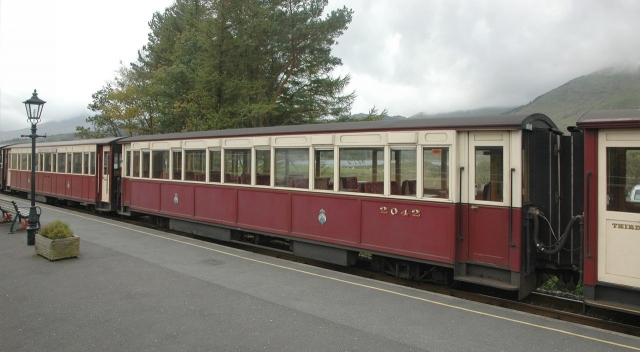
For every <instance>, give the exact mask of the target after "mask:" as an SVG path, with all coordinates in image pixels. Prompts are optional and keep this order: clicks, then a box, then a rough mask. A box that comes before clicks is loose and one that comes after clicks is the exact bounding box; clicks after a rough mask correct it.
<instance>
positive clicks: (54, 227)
mask: <svg viewBox="0 0 640 352" xmlns="http://www.w3.org/2000/svg"><path fill="white" fill-rule="evenodd" d="M36 253H37V254H39V255H41V256H43V257H45V258H47V259H49V260H58V259H64V258H72V257H77V256H78V254H79V253H80V237H76V236H74V235H73V231H71V228H70V227H69V224H67V223H66V222H62V221H60V220H56V221H54V222H51V223H48V224H47V225H45V226H43V227H42V228H41V229H40V233H39V234H38V236H36Z"/></svg>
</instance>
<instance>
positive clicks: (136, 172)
mask: <svg viewBox="0 0 640 352" xmlns="http://www.w3.org/2000/svg"><path fill="white" fill-rule="evenodd" d="M131 176H132V177H140V151H138V150H136V151H134V152H133V167H132V173H131Z"/></svg>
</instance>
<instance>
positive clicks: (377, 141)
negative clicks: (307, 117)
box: [118, 114, 559, 297]
mask: <svg viewBox="0 0 640 352" xmlns="http://www.w3.org/2000/svg"><path fill="white" fill-rule="evenodd" d="M557 135H558V131H557V130H556V128H555V125H554V124H553V122H552V121H551V120H550V119H549V118H548V117H546V116H544V115H541V114H534V115H527V116H525V115H522V116H489V117H471V118H430V119H406V120H399V121H377V122H354V123H326V124H315V125H299V126H283V127H270V128H251V129H236V130H222V131H206V132H190V133H175V134H164V135H151V136H137V137H128V138H124V139H122V140H120V141H119V142H118V143H121V144H122V147H123V153H124V155H125V158H124V161H125V162H124V165H125V166H124V168H123V171H124V173H123V183H122V187H123V188H122V208H121V210H120V211H121V213H124V214H131V213H147V214H153V215H155V216H157V217H159V218H160V219H168V220H169V225H170V226H171V227H172V228H174V229H178V230H183V231H187V232H191V233H194V234H198V235H202V236H209V237H213V238H217V239H221V240H235V239H238V238H239V236H241V235H242V233H243V232H251V233H254V234H258V235H257V236H261V235H268V236H275V237H279V238H282V239H287V240H289V241H290V245H291V246H292V248H293V252H294V253H295V254H297V255H300V256H306V257H311V258H317V259H321V260H325V261H329V262H334V263H340V264H343V265H351V264H353V263H354V261H355V259H356V257H357V255H358V253H359V252H369V253H371V254H372V256H373V263H374V265H375V266H377V267H379V268H381V269H384V270H386V271H388V272H391V273H393V274H395V275H398V276H400V277H408V278H417V279H423V280H433V281H439V282H450V280H451V279H453V278H455V279H456V280H460V281H469V282H475V283H480V284H482V285H488V286H494V287H499V288H502V289H506V290H512V291H518V292H519V296H520V297H524V296H525V295H526V294H528V293H529V292H530V291H531V290H532V289H533V288H534V286H535V283H536V282H535V281H536V278H535V268H534V265H535V263H534V259H535V253H534V254H531V253H532V252H535V250H532V248H531V246H532V243H533V242H532V240H531V238H530V236H529V235H528V233H526V231H525V225H524V223H525V222H527V223H529V222H528V221H526V220H525V217H526V216H527V215H526V214H525V212H524V211H523V208H525V207H526V208H529V207H536V208H538V209H541V210H543V211H545V212H547V214H549V213H552V212H553V209H550V208H551V207H553V204H552V203H553V201H552V200H551V198H552V197H553V196H552V195H553V194H555V193H554V191H553V187H555V186H554V185H555V184H556V182H555V181H554V180H555V177H556V176H555V174H556V173H557V170H555V169H554V168H556V167H557V165H558V162H557V160H556V158H557V156H556V155H557V153H554V150H557V146H556V144H557V143H558V140H559V138H558V137H557ZM527 253H529V254H527Z"/></svg>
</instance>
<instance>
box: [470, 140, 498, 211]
mask: <svg viewBox="0 0 640 352" xmlns="http://www.w3.org/2000/svg"><path fill="white" fill-rule="evenodd" d="M502 156H503V150H502V147H484V146H482V147H480V146H479V147H476V174H475V185H476V200H484V201H490V202H502V195H503V176H502V172H503V165H502V163H503V162H502V159H503V158H502Z"/></svg>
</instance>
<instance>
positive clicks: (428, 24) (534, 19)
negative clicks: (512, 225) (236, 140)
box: [0, 0, 640, 133]
mask: <svg viewBox="0 0 640 352" xmlns="http://www.w3.org/2000/svg"><path fill="white" fill-rule="evenodd" d="M172 3H173V1H171V0H134V1H131V0H129V1H124V0H110V1H86V0H77V1H76V0H56V1H52V0H30V1H24V0H0V130H5V131H6V130H13V129H18V128H25V127H29V124H28V122H27V121H26V113H25V110H24V104H22V101H24V100H26V99H28V98H30V97H31V93H32V92H33V89H34V88H35V89H38V93H39V97H40V98H41V99H43V100H46V101H47V104H46V105H45V108H44V112H43V115H42V120H43V121H51V120H63V119H68V118H73V117H77V116H88V115H89V114H90V112H89V111H88V110H87V109H86V107H87V105H88V104H89V103H90V102H91V94H92V93H94V92H96V91H97V90H98V89H100V88H101V87H102V86H103V85H104V84H105V82H106V81H108V80H111V79H112V78H113V77H114V73H115V71H116V70H117V69H118V67H119V65H120V62H121V61H122V62H123V63H124V64H127V65H128V63H129V62H131V61H133V60H135V59H136V55H137V50H138V49H140V48H141V47H142V46H143V45H144V44H146V43H147V34H148V32H149V27H148V21H149V20H150V19H151V16H152V14H153V13H154V12H155V11H164V9H165V8H166V7H167V6H169V5H171V4H172ZM342 6H346V7H348V8H351V9H353V10H354V15H353V21H352V22H351V24H350V25H349V29H348V30H347V31H346V32H345V34H344V35H343V36H342V37H341V38H339V39H338V41H339V44H338V45H337V46H336V47H335V49H334V55H335V56H337V57H340V58H342V62H343V66H342V67H341V68H340V69H339V71H338V73H339V74H347V73H349V74H351V84H350V86H349V87H348V90H349V91H352V90H355V92H356V94H357V95H358V98H357V99H356V102H355V104H354V106H353V110H352V113H354V114H355V113H360V112H367V111H368V110H369V109H370V108H371V107H373V106H374V105H375V106H376V107H378V108H379V109H380V110H382V109H385V108H386V109H387V111H388V114H389V115H403V116H411V115H414V114H417V113H419V112H425V113H437V112H446V111H452V110H465V109H474V108H480V107H488V106H514V105H521V104H526V103H528V102H529V101H531V100H533V99H534V98H536V97H537V96H539V95H541V94H544V93H545V92H547V91H549V90H551V89H554V88H556V87H557V86H559V85H561V84H563V83H565V82H567V81H568V80H571V79H573V78H575V77H578V76H581V75H584V74H589V73H591V72H594V71H597V70H600V69H602V68H606V67H611V66H617V67H633V68H635V67H637V66H638V65H639V64H640V39H638V38H639V37H638V33H640V20H639V19H640V1H635V0H628V1H622V0H620V1H615V0H614V1H611V0H608V1H604V0H603V1H587V0H575V1H569V0H550V1H542V0H538V1H533V2H532V1H480V0H468V1H450V0H442V1H431V0H330V2H329V7H328V8H327V9H334V8H337V7H342ZM43 133H46V131H44V132H43Z"/></svg>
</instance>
